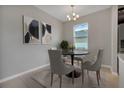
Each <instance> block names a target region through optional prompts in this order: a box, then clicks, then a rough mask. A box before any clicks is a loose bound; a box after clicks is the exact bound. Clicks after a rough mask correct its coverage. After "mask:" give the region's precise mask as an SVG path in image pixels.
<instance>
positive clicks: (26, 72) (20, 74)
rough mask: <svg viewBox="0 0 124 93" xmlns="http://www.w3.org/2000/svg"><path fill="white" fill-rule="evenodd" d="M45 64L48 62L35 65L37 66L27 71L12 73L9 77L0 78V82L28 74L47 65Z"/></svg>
mask: <svg viewBox="0 0 124 93" xmlns="http://www.w3.org/2000/svg"><path fill="white" fill-rule="evenodd" d="M47 66H49V64H45V65H42V66H39V67H37V68H33V69H30V70H27V71H24V72H21V73H18V74H16V75H12V76H9V77H7V78H3V79H1V80H0V83H3V82H5V81H8V80H12V79H14V78H17V77H19V76H22V75H25V74H28V73H30V72H33V71H37V70H39V69H42V68H44V67H47Z"/></svg>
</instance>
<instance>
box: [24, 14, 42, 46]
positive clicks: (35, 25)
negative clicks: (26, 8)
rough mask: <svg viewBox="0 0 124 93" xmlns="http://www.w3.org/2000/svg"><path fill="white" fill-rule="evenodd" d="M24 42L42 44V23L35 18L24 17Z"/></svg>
mask: <svg viewBox="0 0 124 93" xmlns="http://www.w3.org/2000/svg"><path fill="white" fill-rule="evenodd" d="M23 42H24V43H25V44H41V30H40V22H39V21H38V20H36V19H35V18H31V17H27V16H23Z"/></svg>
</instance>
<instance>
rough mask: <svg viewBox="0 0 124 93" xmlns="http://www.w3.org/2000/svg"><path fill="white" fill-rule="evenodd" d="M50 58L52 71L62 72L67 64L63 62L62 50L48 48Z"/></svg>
mask: <svg viewBox="0 0 124 93" xmlns="http://www.w3.org/2000/svg"><path fill="white" fill-rule="evenodd" d="M48 53H49V59H50V68H51V72H52V73H55V74H61V73H62V71H63V68H64V66H65V64H64V62H62V58H61V56H62V51H61V50H48Z"/></svg>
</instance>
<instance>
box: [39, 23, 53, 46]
mask: <svg viewBox="0 0 124 93" xmlns="http://www.w3.org/2000/svg"><path fill="white" fill-rule="evenodd" d="M41 31H42V44H51V41H52V31H51V25H49V24H46V23H42V22H41Z"/></svg>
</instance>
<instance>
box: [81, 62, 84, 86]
mask: <svg viewBox="0 0 124 93" xmlns="http://www.w3.org/2000/svg"><path fill="white" fill-rule="evenodd" d="M81 70H82V85H83V83H84V69H83V60H82V61H81Z"/></svg>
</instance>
